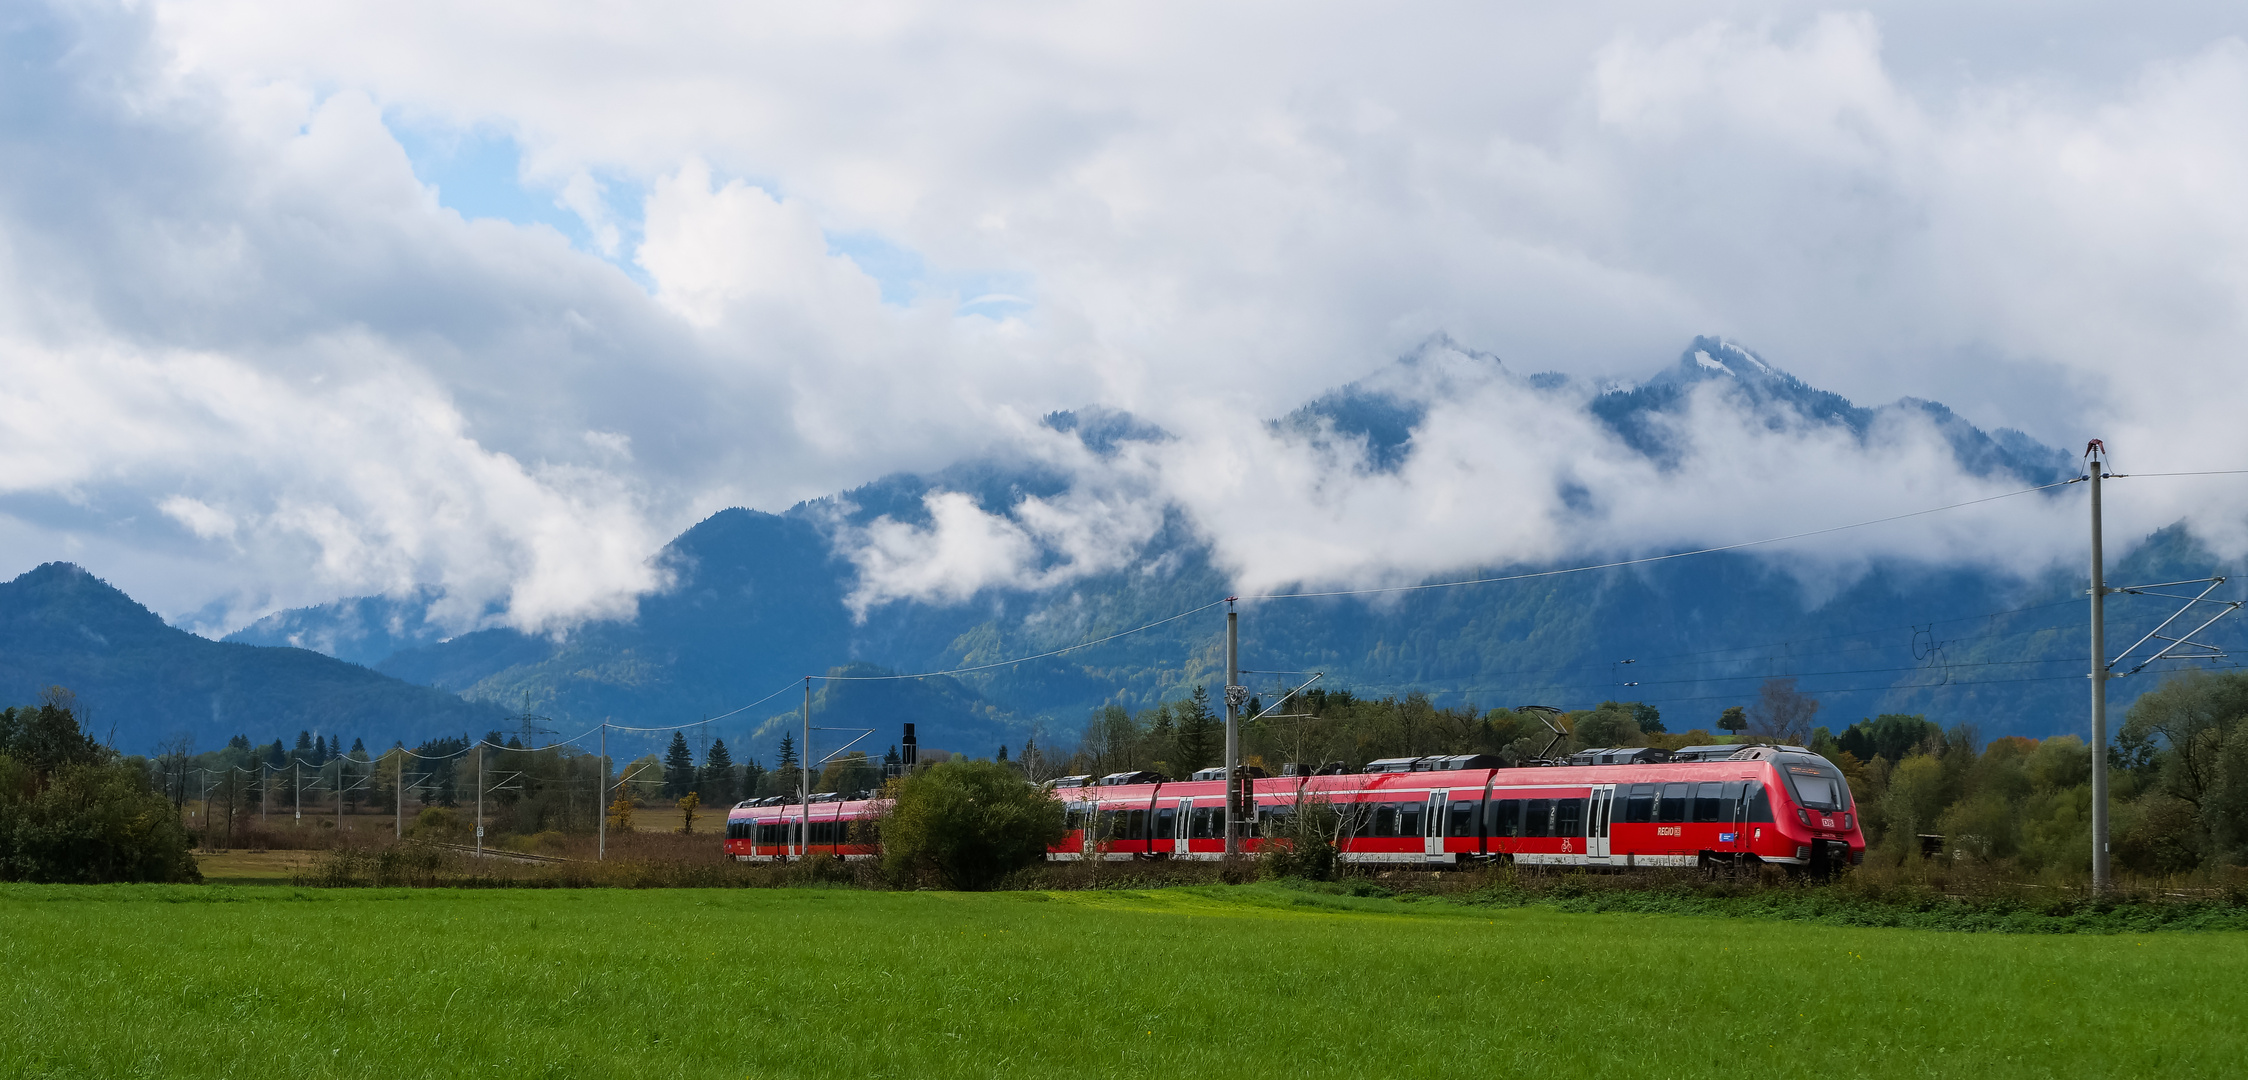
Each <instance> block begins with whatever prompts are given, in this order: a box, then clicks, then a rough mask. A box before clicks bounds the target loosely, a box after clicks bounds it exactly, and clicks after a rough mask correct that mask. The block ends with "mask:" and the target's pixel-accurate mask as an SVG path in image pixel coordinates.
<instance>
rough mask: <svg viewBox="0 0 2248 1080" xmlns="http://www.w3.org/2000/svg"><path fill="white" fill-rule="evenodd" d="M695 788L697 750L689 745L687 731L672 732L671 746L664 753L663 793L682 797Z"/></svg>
mask: <svg viewBox="0 0 2248 1080" xmlns="http://www.w3.org/2000/svg"><path fill="white" fill-rule="evenodd" d="M694 789H695V752H694V751H693V750H691V749H689V748H688V746H687V733H686V732H683V731H674V732H672V733H671V748H670V749H668V750H666V751H664V755H663V793H664V795H665V796H667V797H669V798H673V799H676V798H680V797H681V796H684V795H686V794H687V793H688V792H690V791H693V790H694Z"/></svg>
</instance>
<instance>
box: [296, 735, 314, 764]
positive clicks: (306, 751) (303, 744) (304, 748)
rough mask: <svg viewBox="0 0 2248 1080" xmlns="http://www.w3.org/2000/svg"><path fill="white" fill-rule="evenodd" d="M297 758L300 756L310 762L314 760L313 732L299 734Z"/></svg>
mask: <svg viewBox="0 0 2248 1080" xmlns="http://www.w3.org/2000/svg"><path fill="white" fill-rule="evenodd" d="M297 756H298V757H301V758H303V759H305V760H306V761H310V760H312V733H311V732H309V731H300V732H297Z"/></svg>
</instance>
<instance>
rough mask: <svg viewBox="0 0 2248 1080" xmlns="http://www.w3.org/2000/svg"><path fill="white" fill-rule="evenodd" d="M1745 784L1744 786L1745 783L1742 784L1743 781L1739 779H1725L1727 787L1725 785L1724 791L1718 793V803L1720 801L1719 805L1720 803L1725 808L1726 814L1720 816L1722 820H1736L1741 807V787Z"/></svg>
mask: <svg viewBox="0 0 2248 1080" xmlns="http://www.w3.org/2000/svg"><path fill="white" fill-rule="evenodd" d="M1743 786H1744V785H1743V784H1742V783H1741V782H1740V781H1738V780H1727V781H1725V787H1724V790H1723V791H1722V792H1721V793H1720V794H1719V795H1718V797H1717V801H1718V803H1719V805H1720V807H1721V809H1722V810H1723V812H1724V815H1725V816H1724V817H1722V818H1719V819H1718V820H1720V821H1732V820H1734V818H1735V816H1736V815H1737V814H1738V813H1739V807H1740V802H1741V788H1742V787H1743Z"/></svg>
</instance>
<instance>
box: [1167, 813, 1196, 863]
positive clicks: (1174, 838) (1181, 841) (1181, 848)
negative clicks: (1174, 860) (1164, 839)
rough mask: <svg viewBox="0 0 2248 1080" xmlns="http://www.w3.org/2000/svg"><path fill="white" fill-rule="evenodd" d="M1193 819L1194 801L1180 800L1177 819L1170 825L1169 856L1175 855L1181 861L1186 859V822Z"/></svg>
mask: <svg viewBox="0 0 2248 1080" xmlns="http://www.w3.org/2000/svg"><path fill="white" fill-rule="evenodd" d="M1193 817H1194V800H1193V799H1180V800H1179V815H1178V818H1177V820H1175V821H1173V822H1172V823H1171V854H1173V855H1176V856H1178V857H1179V858H1182V859H1183V858H1186V857H1187V854H1188V848H1187V846H1186V838H1187V828H1188V822H1189V821H1190V820H1191V819H1192V818H1193Z"/></svg>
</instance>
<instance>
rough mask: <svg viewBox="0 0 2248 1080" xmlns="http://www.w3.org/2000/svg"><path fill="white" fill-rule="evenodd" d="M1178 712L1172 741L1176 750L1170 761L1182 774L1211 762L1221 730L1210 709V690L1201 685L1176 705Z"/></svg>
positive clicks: (1215, 754) (1214, 756)
mask: <svg viewBox="0 0 2248 1080" xmlns="http://www.w3.org/2000/svg"><path fill="white" fill-rule="evenodd" d="M1175 709H1176V711H1177V712H1178V714H1179V727H1178V735H1177V737H1176V739H1175V743H1176V745H1177V747H1178V752H1177V754H1176V755H1174V756H1173V758H1172V764H1173V765H1174V766H1176V767H1177V768H1178V770H1179V774H1180V775H1181V776H1184V775H1186V774H1188V773H1191V772H1193V771H1194V770H1196V769H1201V768H1206V767H1208V766H1209V765H1211V764H1213V763H1214V761H1215V759H1216V758H1217V756H1218V740H1219V739H1220V738H1222V737H1223V733H1222V732H1221V731H1219V730H1218V722H1217V716H1216V714H1214V713H1212V712H1211V711H1210V692H1209V691H1208V690H1207V689H1205V688H1203V687H1200V686H1197V687H1195V688H1194V694H1193V696H1191V697H1189V698H1188V699H1187V700H1186V701H1185V702H1183V703H1181V704H1179V705H1177V706H1175Z"/></svg>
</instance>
